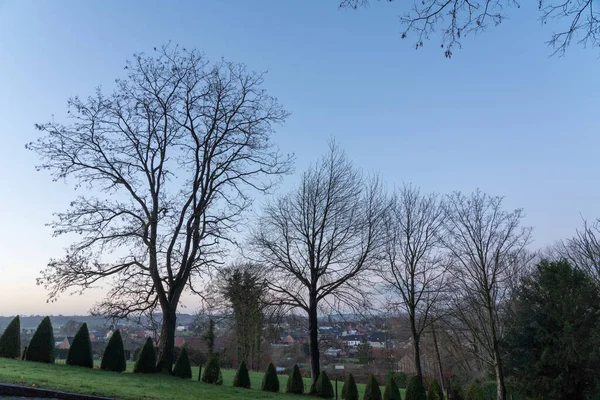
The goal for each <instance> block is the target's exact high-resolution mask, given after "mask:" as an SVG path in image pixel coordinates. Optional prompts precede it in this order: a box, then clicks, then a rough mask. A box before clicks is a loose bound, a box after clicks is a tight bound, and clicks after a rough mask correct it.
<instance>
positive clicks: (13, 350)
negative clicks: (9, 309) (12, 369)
mask: <svg viewBox="0 0 600 400" xmlns="http://www.w3.org/2000/svg"><path fill="white" fill-rule="evenodd" d="M20 355H21V322H20V320H19V316H18V315H17V316H16V317H14V318H13V320H12V321H10V324H8V326H7V327H6V329H5V330H4V333H3V334H2V336H1V337H0V357H6V358H17V357H19V356H20Z"/></svg>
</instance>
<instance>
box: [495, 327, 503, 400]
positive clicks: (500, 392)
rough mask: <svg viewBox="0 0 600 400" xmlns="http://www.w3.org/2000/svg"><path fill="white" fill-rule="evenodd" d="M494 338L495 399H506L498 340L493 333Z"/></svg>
mask: <svg viewBox="0 0 600 400" xmlns="http://www.w3.org/2000/svg"><path fill="white" fill-rule="evenodd" d="M493 340H494V371H495V372H496V382H497V386H498V389H497V393H496V395H497V399H498V400H506V386H505V385H504V371H503V370H502V360H501V359H500V348H499V346H498V340H497V339H496V333H495V332H494V333H493Z"/></svg>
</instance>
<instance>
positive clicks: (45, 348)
mask: <svg viewBox="0 0 600 400" xmlns="http://www.w3.org/2000/svg"><path fill="white" fill-rule="evenodd" d="M54 356H55V353H54V332H53V330H52V323H51V322H50V317H45V318H44V319H43V320H42V322H40V324H39V325H38V327H37V329H36V330H35V333H34V334H33V337H32V338H31V341H30V342H29V346H27V354H25V359H26V360H29V361H37V362H44V363H50V364H52V363H54Z"/></svg>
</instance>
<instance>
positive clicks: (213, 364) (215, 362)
mask: <svg viewBox="0 0 600 400" xmlns="http://www.w3.org/2000/svg"><path fill="white" fill-rule="evenodd" d="M220 374H221V366H220V365H219V359H218V358H217V356H214V355H213V356H210V357H209V358H208V361H207V362H206V367H205V368H204V372H203V373H202V382H204V383H211V384H213V385H215V384H217V382H218V381H219V375H220Z"/></svg>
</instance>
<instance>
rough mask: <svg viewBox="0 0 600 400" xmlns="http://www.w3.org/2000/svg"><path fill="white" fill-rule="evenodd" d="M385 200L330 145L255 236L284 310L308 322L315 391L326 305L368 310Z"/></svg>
mask: <svg viewBox="0 0 600 400" xmlns="http://www.w3.org/2000/svg"><path fill="white" fill-rule="evenodd" d="M384 208H385V197H384V194H383V192H382V188H381V185H380V183H379V182H378V180H376V179H373V180H370V179H365V178H364V177H363V176H362V174H361V173H360V172H359V171H358V170H357V169H356V168H355V167H354V166H353V165H352V163H351V162H350V161H349V160H348V158H347V157H346V155H345V154H344V153H343V152H342V151H341V150H340V149H339V148H338V147H337V146H336V145H335V144H332V145H331V146H330V149H329V154H327V155H326V156H325V157H323V158H322V159H321V161H320V162H319V163H318V164H317V165H316V166H314V167H312V168H310V169H309V170H308V171H307V172H305V173H304V174H303V175H302V178H301V181H300V185H299V187H298V188H297V189H296V190H294V191H293V192H291V193H289V194H288V195H286V196H283V197H281V198H279V199H278V200H277V201H276V202H274V203H272V204H271V205H270V206H268V207H267V208H266V209H265V211H264V214H263V216H262V218H261V219H260V221H259V224H258V228H257V230H256V232H255V233H254V234H253V238H252V244H253V248H254V250H255V254H256V257H257V259H258V261H259V262H260V264H261V265H263V266H264V267H265V268H266V270H267V271H268V272H267V273H268V277H269V288H270V289H271V291H272V292H273V293H274V294H275V295H276V296H277V297H278V299H279V302H280V304H283V305H286V306H288V307H290V308H299V309H302V310H303V311H304V312H306V314H307V316H308V323H309V331H310V344H309V346H310V357H311V370H312V382H313V385H314V383H315V382H316V380H317V378H318V377H319V374H320V363H319V342H318V334H319V333H318V319H317V318H318V313H319V309H320V307H322V306H328V307H333V308H336V309H337V308H338V307H344V306H348V307H354V306H357V305H361V304H364V303H365V301H366V297H365V295H366V294H367V291H368V289H369V285H367V284H366V282H365V279H366V278H367V274H366V273H367V272H368V271H369V269H371V268H373V267H374V266H375V264H376V262H377V261H378V257H380V254H381V250H382V244H383V238H384V236H383V234H382V233H383V224H382V222H383V214H384Z"/></svg>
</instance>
